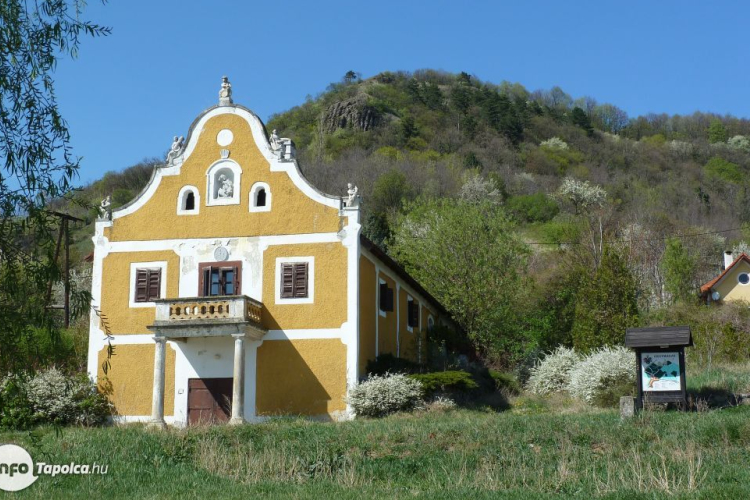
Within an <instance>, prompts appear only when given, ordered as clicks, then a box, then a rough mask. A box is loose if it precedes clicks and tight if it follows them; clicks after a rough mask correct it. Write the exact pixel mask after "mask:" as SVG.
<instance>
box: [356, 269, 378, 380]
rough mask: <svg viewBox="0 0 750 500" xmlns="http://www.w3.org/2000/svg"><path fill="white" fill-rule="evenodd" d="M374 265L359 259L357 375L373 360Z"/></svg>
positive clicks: (361, 373) (375, 303)
mask: <svg viewBox="0 0 750 500" xmlns="http://www.w3.org/2000/svg"><path fill="white" fill-rule="evenodd" d="M377 300H378V298H377V293H376V291H375V264H373V263H372V262H371V261H370V260H369V259H368V258H367V257H364V256H361V257H360V258H359V375H360V376H363V375H366V374H367V373H366V368H367V361H369V360H371V359H375V321H377V319H376V318H377V315H378V310H377V307H378V303H377Z"/></svg>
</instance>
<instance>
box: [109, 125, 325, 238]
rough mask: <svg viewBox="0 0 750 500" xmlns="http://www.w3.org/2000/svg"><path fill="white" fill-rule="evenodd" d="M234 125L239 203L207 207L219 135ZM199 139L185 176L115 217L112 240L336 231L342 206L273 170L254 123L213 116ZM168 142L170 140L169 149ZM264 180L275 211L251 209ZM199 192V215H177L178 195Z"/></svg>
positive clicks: (182, 172) (166, 183)
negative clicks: (255, 188) (188, 189)
mask: <svg viewBox="0 0 750 500" xmlns="http://www.w3.org/2000/svg"><path fill="white" fill-rule="evenodd" d="M222 129H229V130H231V131H232V132H233V134H234V140H233V142H232V143H231V144H230V145H229V146H226V149H229V151H230V156H229V159H230V160H234V161H235V162H237V163H238V164H239V166H240V167H241V168H242V172H243V173H242V176H241V178H240V184H239V185H237V184H236V182H235V189H239V192H240V204H239V205H228V206H211V207H209V206H206V196H207V193H206V189H207V185H206V171H207V170H208V168H209V167H210V166H211V165H212V164H213V163H215V162H216V161H218V160H219V159H220V153H219V151H220V150H221V149H222V147H221V146H219V145H218V144H217V142H216V135H217V134H218V133H219V131H220V130H222ZM193 133H194V134H195V133H199V134H200V135H199V137H198V143H197V144H196V147H195V149H194V150H193V152H192V154H191V155H190V157H189V158H187V160H186V161H185V162H184V163H183V164H182V167H181V170H180V175H177V176H169V177H164V178H162V180H161V183H160V184H159V186H158V189H157V191H156V193H155V194H154V196H153V197H152V198H151V199H150V200H149V201H148V202H147V203H146V204H145V205H144V206H143V207H141V208H140V209H139V210H137V211H136V212H135V213H133V214H130V215H127V216H124V217H121V218H118V219H115V221H114V224H113V227H112V229H111V230H110V231H109V234H108V237H109V238H110V241H129V240H160V239H179V238H213V237H237V236H258V235H274V234H300V233H320V232H336V231H338V229H339V216H338V210H337V209H335V208H331V207H327V206H325V205H321V204H320V203H318V202H315V201H313V200H311V199H310V198H309V197H307V196H306V195H305V194H303V193H302V192H301V191H300V190H299V189H298V188H297V187H296V186H295V185H294V184H293V183H292V180H291V179H290V178H289V176H288V175H287V174H286V173H285V172H271V171H270V165H269V164H268V162H267V161H266V159H265V158H264V157H263V155H262V154H261V152H260V150H259V149H258V147H257V146H256V144H255V141H254V139H253V136H252V132H251V130H250V126H249V124H248V123H247V122H246V121H245V120H244V119H243V118H240V117H239V116H236V115H233V114H224V115H220V116H216V117H214V118H211V119H210V120H208V122H207V123H206V124H205V127H204V129H203V131H200V130H195V131H193ZM166 146H167V144H165V147H166ZM255 182H265V183H267V184H268V185H269V188H270V191H271V211H270V212H253V213H250V212H249V206H248V204H249V193H250V188H251V186H252V185H253V184H254V183H255ZM186 185H192V186H195V187H197V188H198V190H199V192H200V210H199V214H198V215H182V216H178V215H177V196H178V194H179V191H180V189H181V188H182V187H183V186H186Z"/></svg>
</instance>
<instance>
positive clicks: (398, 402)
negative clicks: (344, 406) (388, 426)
mask: <svg viewBox="0 0 750 500" xmlns="http://www.w3.org/2000/svg"><path fill="white" fill-rule="evenodd" d="M347 402H348V403H349V404H350V405H351V406H352V408H353V409H354V413H355V414H356V415H357V416H358V417H383V416H385V415H389V414H391V413H395V412H397V411H411V410H414V409H415V408H417V407H419V406H420V405H421V403H422V384H421V383H419V382H418V381H416V380H414V379H411V378H409V377H407V376H406V375H404V374H401V373H395V374H388V373H386V374H385V375H370V377H369V378H368V379H367V380H366V381H364V382H362V383H361V384H359V385H357V386H356V387H354V388H352V389H351V390H350V391H349V396H348V398H347Z"/></svg>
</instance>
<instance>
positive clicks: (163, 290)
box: [128, 261, 167, 308]
mask: <svg viewBox="0 0 750 500" xmlns="http://www.w3.org/2000/svg"><path fill="white" fill-rule="evenodd" d="M138 269H160V270H161V279H160V290H159V297H166V296H167V262H166V261H156V262H131V263H130V290H129V292H128V294H129V295H128V305H129V306H130V307H132V308H137V307H156V304H155V303H154V302H136V301H135V276H136V271H137V270H138Z"/></svg>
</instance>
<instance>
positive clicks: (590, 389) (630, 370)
mask: <svg viewBox="0 0 750 500" xmlns="http://www.w3.org/2000/svg"><path fill="white" fill-rule="evenodd" d="M634 382H635V354H633V351H631V350H630V349H626V348H625V347H603V348H601V349H598V350H596V351H594V352H592V353H591V354H589V355H588V356H586V357H585V358H584V359H582V360H581V361H580V362H579V363H578V364H576V366H575V368H573V370H572V371H571V372H570V383H569V384H568V392H570V394H571V395H573V396H575V397H577V398H579V399H583V400H584V401H586V402H587V403H589V404H593V403H595V402H596V400H597V398H598V397H600V396H602V395H603V394H604V393H605V392H606V391H607V390H609V389H611V388H612V387H613V386H615V385H620V384H632V383H634Z"/></svg>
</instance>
